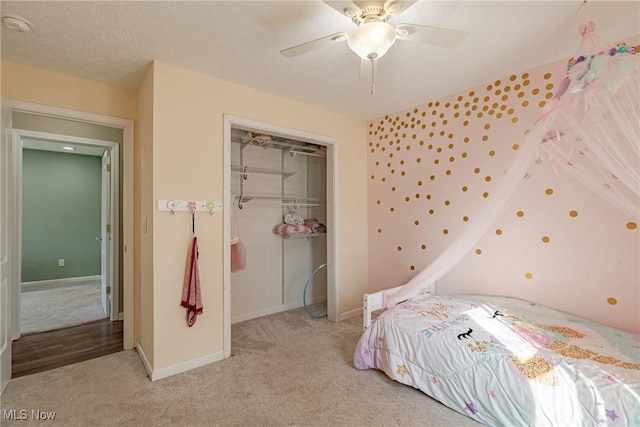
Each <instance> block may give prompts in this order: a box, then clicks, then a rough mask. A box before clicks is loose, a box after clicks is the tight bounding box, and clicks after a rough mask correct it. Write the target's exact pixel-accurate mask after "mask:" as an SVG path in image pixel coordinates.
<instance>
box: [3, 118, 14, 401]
mask: <svg viewBox="0 0 640 427" xmlns="http://www.w3.org/2000/svg"><path fill="white" fill-rule="evenodd" d="M10 128H11V110H8V109H2V129H1V135H2V136H1V137H0V393H2V392H3V391H4V389H5V387H6V386H7V384H8V383H9V380H10V379H11V334H12V329H11V305H12V304H11V302H12V298H11V294H10V280H9V278H10V277H11V276H10V274H9V266H10V259H9V255H10V251H9V244H10V240H9V230H10V228H9V169H10V166H11V164H10V158H11V156H10V152H11V151H10V148H9V147H10V143H11V140H10V133H9V132H10Z"/></svg>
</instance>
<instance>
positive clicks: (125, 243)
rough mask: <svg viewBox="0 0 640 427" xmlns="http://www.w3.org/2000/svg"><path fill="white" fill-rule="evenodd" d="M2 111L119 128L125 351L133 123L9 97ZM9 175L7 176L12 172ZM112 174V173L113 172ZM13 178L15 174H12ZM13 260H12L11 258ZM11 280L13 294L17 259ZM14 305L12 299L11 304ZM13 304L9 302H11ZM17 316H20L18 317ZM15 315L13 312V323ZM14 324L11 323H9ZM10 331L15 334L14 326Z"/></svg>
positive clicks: (130, 329)
mask: <svg viewBox="0 0 640 427" xmlns="http://www.w3.org/2000/svg"><path fill="white" fill-rule="evenodd" d="M2 106H3V108H9V109H10V110H11V111H12V112H14V111H15V112H24V113H29V114H39V115H42V116H48V117H55V118H60V119H66V120H75V121H80V122H85V123H92V124H97V125H102V126H108V127H112V128H117V129H122V137H123V138H122V146H121V149H122V163H121V165H120V166H121V167H122V206H121V207H120V208H121V210H122V224H121V227H122V241H121V242H120V244H119V248H120V249H121V250H122V265H121V266H120V268H121V269H122V278H123V295H122V301H123V319H122V320H123V347H124V349H125V350H128V349H132V348H133V347H134V301H133V298H134V292H133V267H134V263H133V255H134V230H133V224H134V197H133V189H134V185H133V184H134V149H133V148H134V146H133V144H134V121H133V120H129V119H122V118H119V117H112V116H105V115H101V114H95V113H88V112H84V111H78V110H70V109H66V108H60V107H53V106H49V105H42V104H35V103H31V102H25V101H18V100H13V99H8V98H2ZM11 168H12V170H13V171H15V168H16V162H15V159H12V164H11ZM13 171H12V172H10V173H13ZM114 175H115V173H114ZM13 176H15V175H13ZM9 193H10V196H12V195H13V198H12V199H10V205H12V206H14V207H15V206H16V205H17V200H16V199H15V192H12V191H10V192H9ZM11 218H13V220H14V223H13V224H10V226H12V227H15V221H16V220H17V218H16V217H15V214H14V215H13V216H10V219H11ZM13 229H14V230H15V228H13ZM14 258H15V257H14ZM10 262H11V265H12V267H13V268H12V269H11V272H12V277H11V282H12V283H11V285H12V287H13V288H14V289H13V291H12V294H14V293H15V291H16V286H19V285H20V283H19V282H17V281H16V271H17V266H19V264H18V265H16V260H15V259H12V260H11V261H10ZM13 302H15V297H14V301H13ZM13 302H12V303H13ZM18 315H19V314H18ZM15 317H16V314H15V313H13V319H14V320H15ZM12 323H14V322H12ZM12 326H13V331H14V332H15V329H16V328H15V324H13V325H12Z"/></svg>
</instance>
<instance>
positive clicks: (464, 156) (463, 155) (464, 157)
mask: <svg viewBox="0 0 640 427" xmlns="http://www.w3.org/2000/svg"><path fill="white" fill-rule="evenodd" d="M460 156H461V157H462V158H463V159H466V158H467V156H468V154H467V153H466V152H464V153H462V154H461V155H460Z"/></svg>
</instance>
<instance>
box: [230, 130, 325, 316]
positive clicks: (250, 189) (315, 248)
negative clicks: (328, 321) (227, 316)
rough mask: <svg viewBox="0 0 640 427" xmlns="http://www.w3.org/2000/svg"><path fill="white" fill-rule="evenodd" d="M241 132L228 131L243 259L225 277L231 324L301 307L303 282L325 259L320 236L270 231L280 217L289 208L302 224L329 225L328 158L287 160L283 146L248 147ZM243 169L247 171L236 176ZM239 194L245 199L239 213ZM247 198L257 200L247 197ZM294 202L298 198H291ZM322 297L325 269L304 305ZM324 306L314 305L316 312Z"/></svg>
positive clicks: (312, 283) (315, 278)
mask: <svg viewBox="0 0 640 427" xmlns="http://www.w3.org/2000/svg"><path fill="white" fill-rule="evenodd" d="M246 135H247V131H246V130H239V129H232V138H231V141H232V144H231V170H232V173H231V189H232V193H233V196H234V197H233V198H232V203H233V204H234V209H235V210H236V214H237V219H238V227H239V232H240V240H241V241H242V243H243V244H244V246H245V248H246V257H247V259H246V268H245V269H244V270H240V271H236V272H232V274H231V321H232V323H237V322H241V321H245V320H249V319H253V318H256V317H261V316H265V315H268V314H273V313H277V312H281V311H285V310H290V309H293V308H297V307H301V306H302V305H303V291H304V287H305V284H306V283H307V280H308V279H309V277H310V276H311V274H312V273H313V271H314V270H315V269H316V268H317V267H319V266H320V265H322V264H323V263H325V262H326V261H327V239H326V234H323V235H314V236H312V237H290V238H287V237H281V236H279V235H276V234H274V233H273V228H274V226H276V225H277V224H280V223H282V222H283V216H284V214H286V213H289V212H293V211H294V210H295V211H297V212H298V213H299V214H300V215H301V216H302V217H303V218H305V219H307V218H316V219H318V220H319V221H320V222H322V223H323V224H326V223H327V211H326V194H327V189H326V181H327V162H326V157H324V156H318V155H303V154H299V153H298V154H295V155H294V156H292V155H290V153H289V150H288V149H287V148H286V144H285V145H284V146H283V145H278V146H270V145H269V144H265V145H262V144H257V143H254V142H249V143H247V142H246V139H247V138H246V137H245V136H246ZM296 143H300V142H296ZM241 166H242V167H241ZM244 167H247V172H246V174H245V173H241V172H242V170H243V168H244ZM278 171H280V172H282V173H277V172H278ZM245 177H246V179H245ZM241 194H242V195H243V196H244V197H245V200H244V202H243V203H241V205H242V208H239V206H238V205H239V202H240V200H239V196H240V195H241ZM251 196H255V198H251V199H250V200H246V197H251ZM283 196H284V197H283ZM296 197H297V198H298V201H297V202H296V201H292V199H293V198H296ZM327 231H328V232H331V230H327ZM326 299H327V276H326V268H323V269H321V270H319V271H318V272H317V273H316V274H315V275H314V276H313V279H312V280H311V281H310V282H309V285H308V287H307V292H306V303H307V305H310V304H314V303H320V302H323V301H326ZM325 309H326V306H325V307H322V306H320V307H314V311H319V312H321V313H322V312H323V310H325Z"/></svg>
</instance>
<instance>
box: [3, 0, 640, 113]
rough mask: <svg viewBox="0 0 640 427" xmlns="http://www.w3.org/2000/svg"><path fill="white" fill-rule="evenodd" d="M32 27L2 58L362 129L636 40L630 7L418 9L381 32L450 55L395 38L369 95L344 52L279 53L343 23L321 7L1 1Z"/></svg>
mask: <svg viewBox="0 0 640 427" xmlns="http://www.w3.org/2000/svg"><path fill="white" fill-rule="evenodd" d="M1 5H2V12H3V13H16V14H19V15H22V16H23V17H25V18H27V19H28V20H30V21H31V22H32V24H33V29H32V30H31V31H30V32H29V33H18V32H12V31H9V30H7V29H6V28H4V27H3V28H2V32H1V37H2V41H1V42H2V50H1V55H2V59H3V60H6V61H9V62H14V63H19V64H24V65H29V66H33V67H37V68H43V69H48V70H53V71H57V72H61V73H66V74H70V75H74V76H78V77H83V78H87V79H91V80H96V81H100V82H105V83H109V84H113V85H117V86H123V87H127V88H137V87H138V84H139V83H140V81H141V79H142V77H143V75H144V73H145V72H146V70H147V68H148V66H149V64H150V62H151V61H152V60H154V59H157V60H161V61H164V62H168V63H171V64H175V65H177V66H180V67H183V68H187V69H191V70H194V71H198V72H201V73H204V74H207V75H210V76H214V77H217V78H220V79H224V80H228V81H232V82H236V83H240V84H242V85H245V86H249V87H253V88H256V89H259V90H262V91H265V92H270V93H274V94H277V95H280V96H283V97H287V98H291V99H295V100H298V101H301V102H304V103H307V104H311V105H316V106H318V107H321V108H325V109H329V110H334V111H337V112H340V113H344V114H348V115H352V116H355V117H360V118H365V119H373V118H377V117H380V116H383V115H385V114H388V113H393V112H396V111H399V110H403V109H406V108H409V107H412V106H415V105H419V104H422V103H424V102H427V101H429V100H433V99H438V98H442V97H444V96H448V95H451V94H454V93H457V92H461V91H464V90H466V89H469V88H471V87H474V86H477V85H481V84H484V83H487V82H489V81H493V80H494V79H496V78H499V77H502V76H505V75H509V74H512V73H518V72H523V71H526V70H528V69H531V68H534V67H537V66H540V65H544V64H547V63H550V62H553V61H556V60H559V59H565V58H567V57H570V56H572V55H573V54H574V53H575V52H576V49H577V47H578V45H579V41H580V40H579V36H578V32H577V27H578V25H580V24H582V23H584V22H585V21H587V20H593V21H595V22H596V24H597V33H598V34H599V35H600V36H601V37H603V38H605V39H607V40H610V41H618V40H620V39H623V38H627V37H629V36H632V35H636V34H639V33H640V2H638V1H589V2H588V3H586V11H585V7H583V1H582V0H566V1H556V2H548V1H509V2H507V1H493V2H491V1H465V2H459V1H431V0H422V1H418V2H417V3H416V4H414V5H413V6H411V7H410V8H409V9H407V10H406V11H405V12H403V13H402V14H401V15H398V16H394V17H392V20H391V21H390V23H391V24H394V25H396V24H399V23H412V24H421V25H432V26H444V27H449V28H455V29H462V30H466V31H468V37H467V39H466V40H465V41H464V43H463V44H462V45H461V46H460V47H459V48H457V49H455V50H449V49H445V48H439V47H435V46H429V45H424V44H420V43H409V42H406V41H402V40H399V41H398V42H396V44H395V45H394V46H393V47H392V48H391V49H390V50H389V52H388V53H387V55H385V56H384V57H383V58H381V60H380V62H379V64H378V67H377V76H376V93H375V95H371V94H370V93H369V91H370V79H369V75H368V74H366V75H365V76H363V77H362V78H361V76H360V59H359V58H358V57H357V56H356V54H355V53H353V52H352V51H351V50H349V48H348V46H347V44H346V42H341V43H337V44H334V45H331V46H328V47H325V48H322V49H320V50H317V51H313V52H309V53H307V54H305V55H302V56H298V57H294V58H286V57H284V56H282V55H281V54H280V53H279V52H280V50H282V49H285V48H288V47H291V46H294V45H298V44H301V43H304V42H306V41H310V40H314V39H317V38H320V37H323V36H326V35H329V34H333V33H337V32H341V31H345V32H349V31H351V30H352V29H353V28H354V24H353V23H352V22H351V21H350V20H349V19H348V18H346V17H345V16H342V15H341V14H339V13H338V12H337V11H336V10H334V9H332V8H331V7H329V6H327V5H326V4H324V3H322V2H321V1H312V0H309V1H237V0H236V1H123V2H121V1H70V2H61V1H42V2H40V1H2V2H1Z"/></svg>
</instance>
